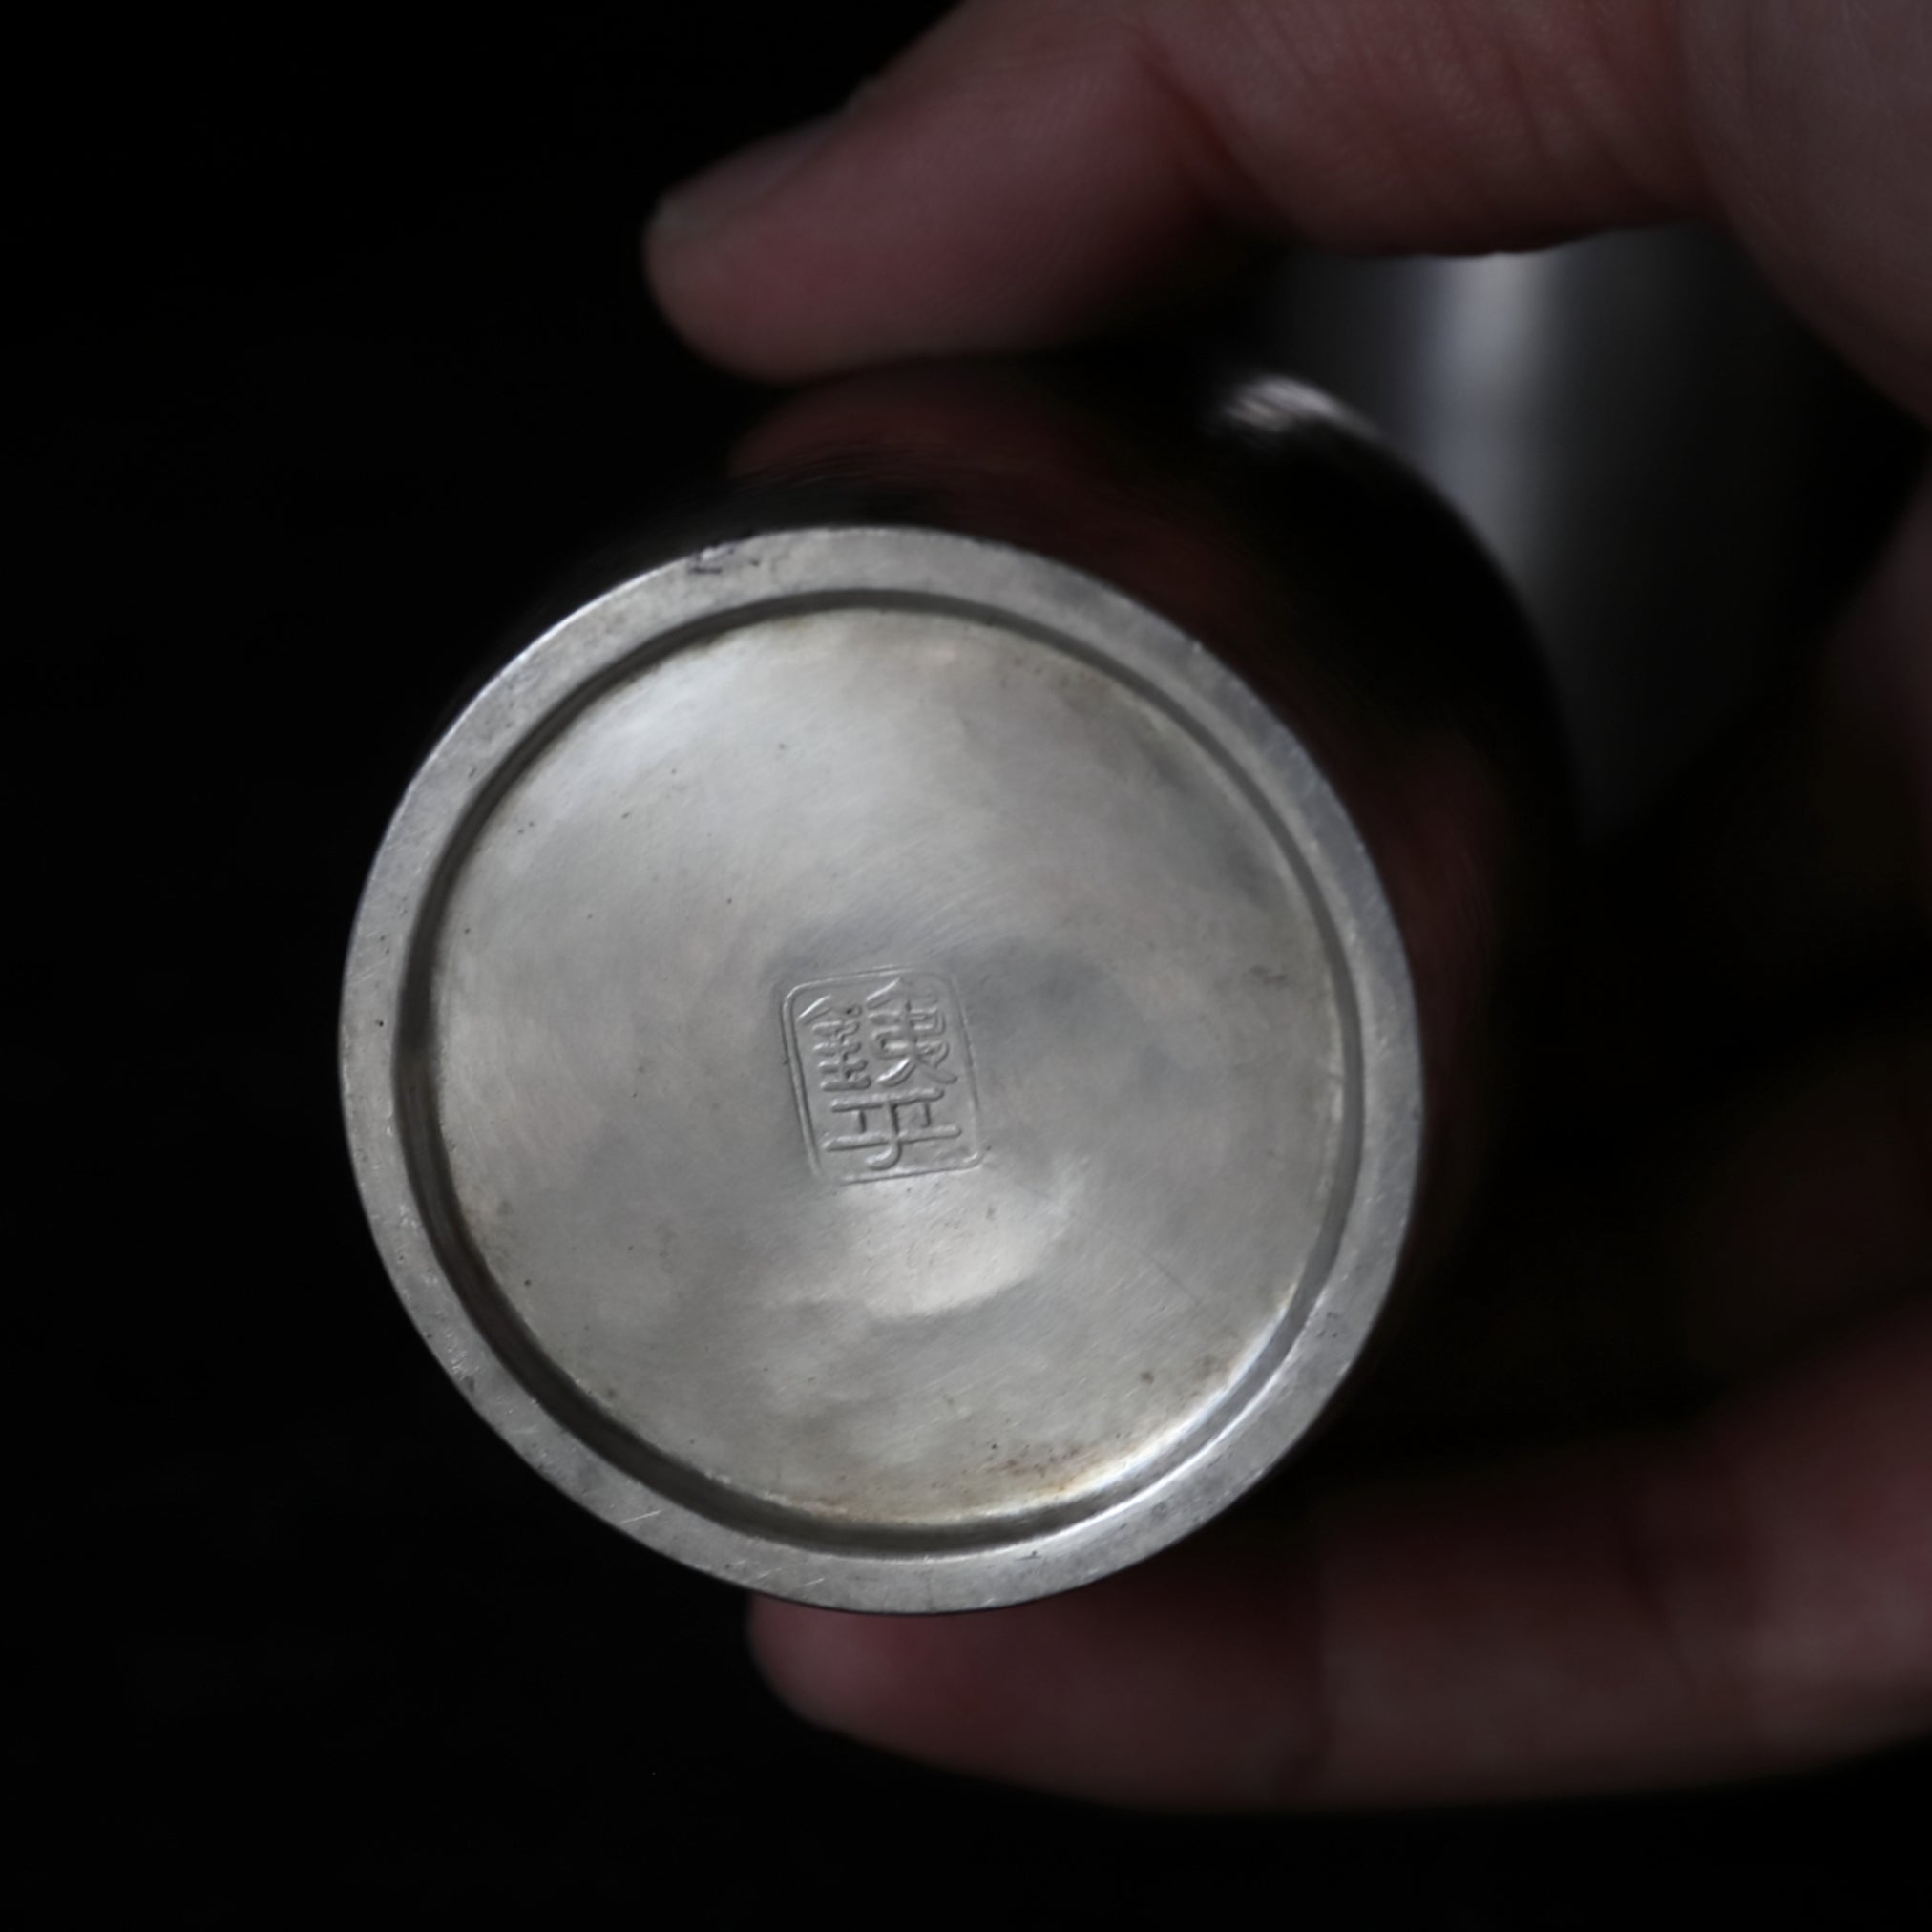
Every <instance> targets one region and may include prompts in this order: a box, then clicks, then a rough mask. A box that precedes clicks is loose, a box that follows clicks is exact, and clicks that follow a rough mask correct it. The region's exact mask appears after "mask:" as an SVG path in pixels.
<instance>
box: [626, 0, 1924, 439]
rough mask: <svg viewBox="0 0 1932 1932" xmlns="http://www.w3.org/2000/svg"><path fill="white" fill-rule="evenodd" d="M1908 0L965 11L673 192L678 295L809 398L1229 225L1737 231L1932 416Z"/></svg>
mask: <svg viewBox="0 0 1932 1932" xmlns="http://www.w3.org/2000/svg"><path fill="white" fill-rule="evenodd" d="M1928 130H1932V11H1928V10H1926V9H1925V8H1924V7H1923V6H1922V4H1920V0H1865V4H1863V5H1859V6H1855V7H1843V6H1838V5H1831V4H1825V0H1808V4H1793V5H1791V6H1786V7H1779V8H1775V9H1772V8H1766V7H1764V6H1762V5H1761V4H1760V0H1700V4H1698V5H1696V6H1689V5H1684V4H1682V0H1678V4H1670V0H1657V4H1650V5H1642V6H1637V5H1628V4H1624V0H1436V4H1427V5H1422V4H1417V0H1119V4H1112V5H1103V4H1096V0H976V4H973V5H969V6H967V7H965V8H963V9H962V10H960V11H959V12H957V13H956V14H955V15H953V16H952V17H951V18H949V19H948V20H947V21H945V22H943V23H942V24H941V26H940V27H939V28H938V29H937V30H936V31H935V32H934V33H932V34H931V35H929V36H928V37H927V38H926V39H925V40H924V41H923V42H921V43H920V44H919V45H918V46H916V47H915V48H914V50H913V51H912V52H911V53H910V54H908V55H907V56H906V57H905V58H904V59H903V60H902V61H901V62H900V63H899V64H898V66H897V67H895V68H894V69H893V71H892V72H890V73H888V75H887V76H886V77H885V78H884V79H883V80H882V81H880V82H878V83H877V84H875V85H874V86H872V87H871V88H868V89H867V90H865V91H864V93H863V94H861V95H860V96H859V97H858V98H857V99H856V100H855V101H854V102H853V104H852V105H851V107H850V108H849V109H848V110H847V112H846V113H845V114H843V115H838V116H835V117H833V118H831V119H830V120H828V121H826V122H823V123H820V124H818V125H817V126H815V127H814V128H813V129H811V130H809V132H807V133H806V134H804V135H801V136H793V137H788V138H787V139H785V140H784V141H782V142H781V143H780V144H777V145H775V146H772V145H768V146H767V147H766V148H764V149H763V150H761V151H758V152H757V153H755V154H754V155H753V156H751V157H750V158H745V157H741V158H738V160H737V161H735V162H732V163H727V164H726V166H725V168H724V169H723V170H720V171H717V172H715V173H714V174H712V175H710V176H708V177H704V178H701V179H700V181H699V182H698V183H697V184H694V185H693V186H691V187H689V188H687V189H686V190H684V191H683V192H682V193H679V194H674V195H673V196H671V197H670V198H668V199H667V200H666V201H665V203H664V204H663V206H662V209H661V211H660V214H659V216H658V218H657V220H656V221H655V223H654V225H653V229H652V232H651V235H650V238H649V263H650V270H651V274H652V277H653V280H654V283H655V284H656V288H657V291H658V294H659V297H660V299H661V301H662V304H663V305H664V307H665V308H666V310H667V311H668V313H669V314H670V316H671V318H672V320H673V321H674V322H675V323H677V324H678V326H680V327H682V328H683V330H684V331H685V332H686V333H687V334H688V335H689V336H690V337H691V339H692V340H693V341H694V342H695V343H696V344H698V346H699V347H702V348H704V350H706V351H707V352H708V353H710V354H712V355H715V356H717V357H718V358H720V359H721V360H723V361H725V362H727V363H730V364H732V365H735V366H736V367H738V368H742V369H744V370H746V371H748V372H751V373H755V374H759V375H764V376H770V377H779V378H796V377H804V376H809V375H815V374H820V373H824V372H827V371H829V370H831V369H835V368H846V367H851V366H852V365H855V364H858V363H861V362H868V361H881V360H887V359H891V358H894V357H900V356H908V355H926V354H935V353H948V352H959V351H977V350H988V349H1006V348H1012V347H1021V346H1028V345H1032V344H1036V343H1040V342H1042V341H1046V340H1050V339H1055V338H1059V337H1063V336H1065V335H1067V334H1069V333H1072V332H1074V331H1077V330H1079V329H1082V328H1083V327H1085V326H1088V325H1089V324H1090V323H1092V322H1093V321H1094V320H1095V319H1096V318H1097V317H1098V316H1100V315H1102V314H1103V313H1105V312H1106V311H1107V310H1109V309H1110V308H1112V307H1114V306H1116V305H1119V304H1120V303H1121V302H1123V301H1124V300H1125V299H1126V298H1127V297H1129V296H1130V295H1131V294H1133V293H1134V292H1136V291H1138V290H1141V289H1143V288H1145V286H1146V285H1147V284H1150V283H1153V282H1156V281H1158V280H1160V279H1161V278H1162V277H1163V276H1165V275H1168V274H1171V273H1173V272H1175V270H1176V268H1177V266H1178V265H1179V264H1181V263H1184V262H1185V261H1186V260H1187V258H1188V256H1189V253H1190V250H1192V249H1193V248H1194V247H1195V246H1196V245H1197V244H1198V243H1199V242H1201V241H1202V238H1203V237H1204V236H1207V235H1208V234H1210V233H1212V232H1214V231H1216V230H1226V229H1230V228H1231V229H1239V230H1245V231H1250V232H1258V233H1266V234H1270V235H1277V236H1300V237H1305V238H1309V239H1312V240H1315V241H1318V242H1325V243H1329V244H1332V245H1335V246H1340V247H1346V248H1357V249H1414V250H1435V251H1456V250H1476V249H1491V248H1500V247H1510V246H1521V245H1525V244H1528V243H1532V242H1539V241H1544V240H1548V239H1554V238H1556V237H1558V236H1560V235H1563V234H1566V233H1571V232H1575V231H1580V230H1584V229H1588V228H1594V227H1599V226H1604V225H1607V224H1615V223H1622V222H1631V221H1648V220H1653V219H1658V218H1662V217H1668V216H1673V215H1684V214H1692V215H1702V214H1711V215H1714V216H1716V217H1719V218H1721V219H1724V220H1726V221H1730V222H1731V223H1732V224H1733V225H1734V226H1735V227H1736V228H1737V229H1738V231H1739V232H1740V234H1741V235H1742V236H1743V238H1744V240H1745V241H1746V242H1747V243H1748V244H1749V245H1750V246H1751V247H1753V248H1754V250H1755V251H1756V252H1757V253H1758V254H1759V256H1760V257H1761V258H1762V259H1763V260H1764V262H1765V263H1766V264H1767V265H1768V266H1769V267H1770V269H1771V271H1772V273H1773V275H1774V276H1775V278H1776V279H1777V280H1778V281H1779V282H1780V283H1781V284H1782V285H1783V287H1784V288H1785V290H1786V292H1787V294H1789V295H1790V296H1791V297H1792V298H1793V299H1794V300H1795V301H1796V303H1797V304H1798V305H1799V306H1800V307H1801V308H1803V309H1804V310H1806V311H1807V312H1808V313H1810V314H1811V315H1812V316H1814V317H1815V318H1816V319H1817V320H1818V321H1819V322H1820V323H1821V324H1822V325H1823V326H1825V327H1826V328H1827V329H1828V330H1829V331H1830V332H1831V333H1832V334H1833V335H1834V336H1835V337H1836V339H1837V340H1838V343H1839V344H1840V346H1841V347H1846V348H1847V349H1848V350H1849V351H1850V352H1851V353H1853V354H1854V356H1855V357H1857V358H1859V359H1860V360H1861V361H1862V362H1863V363H1864V364H1865V366H1866V367H1867V368H1870V369H1871V370H1873V371H1874V372H1875V373H1876V374H1877V375H1878V376H1879V378H1880V380H1881V381H1883V382H1886V383H1887V384H1889V385H1890V386H1891V387H1893V388H1894V389H1896V390H1898V391H1899V392H1901V394H1904V395H1906V396H1907V397H1908V398H1916V400H1917V401H1918V402H1919V404H1920V405H1921V406H1927V405H1932V383H1928V380H1927V377H1926V374H1925V368H1924V362H1923V355H1924V344H1925V343H1926V341H1927V339H1928V336H1932V255H1928V251H1927V250H1926V249H1925V248H1924V247H1923V245H1922V243H1923V237H1924V235H1925V234H1926V233H1927V232H1928V231H1932V158H1928V153H1927V149H1928V143H1932V135H1928Z"/></svg>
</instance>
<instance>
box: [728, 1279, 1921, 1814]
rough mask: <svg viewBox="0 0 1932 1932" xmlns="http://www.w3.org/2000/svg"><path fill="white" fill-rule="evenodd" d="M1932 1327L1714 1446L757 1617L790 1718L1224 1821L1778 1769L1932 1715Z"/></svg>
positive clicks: (1781, 1389)
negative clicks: (948, 1600)
mask: <svg viewBox="0 0 1932 1932" xmlns="http://www.w3.org/2000/svg"><path fill="white" fill-rule="evenodd" d="M1928 1496H1932V1309H1927V1308H1926V1307H1925V1306H1923V1305H1920V1306H1918V1307H1915V1308H1914V1309H1912V1310H1911V1311H1909V1312H1908V1313H1905V1314H1903V1315H1901V1316H1896V1317H1894V1318H1892V1319H1891V1320H1890V1321H1888V1322H1887V1323H1885V1324H1884V1325H1882V1326H1881V1327H1879V1328H1876V1329H1874V1330H1873V1331H1871V1332H1870V1333H1869V1334H1866V1335H1865V1336H1864V1337H1863V1338H1862V1339H1861V1340H1860V1341H1859V1342H1857V1343H1855V1344H1852V1345H1850V1346H1848V1347H1846V1348H1845V1349H1844V1350H1842V1351H1841V1352H1840V1353H1839V1354H1838V1355H1835V1356H1833V1357H1832V1358H1830V1359H1829V1360H1827V1361H1823V1362H1819V1363H1816V1364H1814V1365H1813V1366H1812V1367H1810V1368H1809V1369H1808V1370H1807V1371H1806V1372H1805V1373H1804V1374H1802V1375H1801V1376H1796V1377H1794V1378H1792V1379H1791V1380H1789V1381H1787V1382H1785V1383H1783V1384H1781V1385H1779V1386H1777V1387H1775V1388H1773V1389H1771V1390H1769V1391H1767V1392H1764V1393H1762V1394H1760V1395H1758V1396H1756V1397H1753V1398H1752V1399H1751V1400H1750V1401H1748V1402H1746V1403H1744V1404H1741V1405H1739V1406H1737V1407H1735V1408H1733V1409H1732V1410H1730V1411H1728V1412H1726V1413H1725V1414H1723V1415H1722V1416H1720V1417H1719V1418H1717V1419H1715V1420H1714V1421H1713V1422H1712V1423H1711V1424H1710V1425H1709V1426H1708V1427H1706V1428H1704V1429H1701V1430H1699V1431H1698V1432H1696V1433H1695V1434H1691V1435H1684V1436H1679V1437H1675V1438H1672V1439H1669V1440H1668V1441H1666V1440H1658V1441H1654V1442H1649V1443H1633V1444H1631V1445H1629V1446H1628V1447H1627V1448H1624V1449H1620V1450H1615V1451H1604V1452H1601V1453H1600V1454H1597V1455H1594V1456H1591V1457H1589V1458H1586V1459H1575V1460H1565V1461H1561V1462H1549V1463H1542V1464H1538V1465H1534V1466H1525V1467H1518V1468H1515V1469H1511V1470H1506V1471H1503V1472H1501V1473H1498V1474H1496V1475H1493V1476H1490V1477H1487V1478H1484V1479H1481V1480H1470V1481H1462V1482H1460V1483H1457V1484H1453V1485H1451V1484H1442V1485H1439V1486H1435V1487H1432V1488H1426V1489H1425V1488H1411V1489H1406V1490H1391V1491H1387V1492H1382V1493H1378V1494H1363V1495H1360V1496H1357V1497H1355V1499H1353V1500H1351V1501H1345V1502H1336V1503H1334V1504H1333V1505H1331V1506H1330V1507H1328V1508H1327V1509H1325V1510H1324V1511H1323V1512H1322V1513H1320V1514H1319V1515H1317V1516H1315V1517H1313V1518H1312V1519H1310V1521H1309V1522H1308V1523H1307V1524H1306V1526H1305V1529H1304V1531H1303V1533H1302V1535H1301V1536H1300V1537H1299V1539H1298V1540H1296V1541H1294V1542H1292V1543H1290V1544H1283V1543H1282V1542H1280V1541H1278V1540H1267V1541H1263V1540H1260V1539H1259V1538H1258V1537H1256V1536H1247V1537H1240V1538H1233V1537H1230V1538H1225V1539H1221V1540H1219V1541H1216V1540H1213V1539H1208V1538H1204V1539H1202V1540H1201V1541H1200V1542H1199V1543H1197V1544H1195V1545H1192V1546H1190V1547H1188V1548H1186V1549H1184V1550H1182V1551H1180V1552H1177V1553H1176V1554H1175V1555H1174V1556H1173V1557H1171V1558H1170V1559H1167V1560H1166V1561H1163V1562H1157V1563H1155V1564H1150V1565H1146V1566H1145V1567H1144V1568H1143V1569H1142V1570H1141V1571H1139V1572H1135V1573H1131V1574H1129V1575H1127V1576H1124V1577H1122V1578H1117V1579H1115V1580H1113V1581H1111V1582H1109V1583H1106V1584H1103V1585H1099V1586H1094V1587H1092V1588H1089V1589H1087V1590H1083V1591H1080V1592H1076V1593H1074V1594H1072V1595H1069V1596H1064V1597H1060V1598H1055V1599H1050V1600H1048V1601H1045V1602H1042V1603H1039V1604H1034V1605H1028V1606H1024V1607H1020V1608H1017V1609H1012V1610H1001V1611H992V1612H984V1613H979V1614H976V1615H968V1616H959V1617H946V1618H931V1619H919V1618H913V1619H885V1618H868V1617H854V1616H846V1615H841V1614H837V1613H832V1612H826V1611H815V1610H806V1609H802V1608H799V1607H795V1606H789V1605H781V1604H775V1603H761V1604H759V1605H758V1606H757V1607H756V1610H755V1613H754V1619H753V1636H754V1641H755V1643H756V1646H757V1649H758V1653H759V1656H760V1658H761V1660H762V1662H763V1664H764V1668H765V1670H766V1671H767V1674H768V1675H769V1677H770V1679H771V1681H772V1683H773V1684H774V1685H775V1686H776V1688H777V1689H778V1690H779V1691H780V1692H781V1694H783V1695H784V1696H786V1697H787V1698H788V1700H789V1701H790V1702H791V1703H792V1704H793V1705H794V1706H795V1707H796V1708H797V1709H798V1710H799V1711H800V1712H803V1713H804V1714H805V1715H807V1716H808V1717H810V1718H813V1719H815V1720H816V1721H818V1722H819V1723H821V1724H825V1725H829V1726H830V1727H832V1728H834V1729H837V1730H840V1731H844V1732H847V1733H851V1735H853V1736H856V1737H859V1738H862V1739H865V1740H867V1741H869V1742H872V1743H874V1744H878V1745H883V1746H885V1747H887V1748H889V1749H892V1750H894V1751H897V1752H900V1753H903V1754H909V1755H912V1756H915V1757H920V1758H924V1759H926V1760H929V1761H931V1762H933V1763H935V1764H940V1765H946V1766H950V1767H953V1768H955V1769H957V1770H962V1771H967V1772H974V1773H978V1774H983V1775H990V1776H997V1777H1000V1778H1005V1779H1010V1780H1014V1781H1017V1782H1022V1783H1028V1784H1032V1785H1035V1786H1038V1787H1040V1788H1043V1789H1047V1790H1052V1791H1058V1792H1063V1793H1068V1794H1072V1795H1077V1796H1083V1797H1088V1798H1097V1799H1102V1800H1107V1801H1113V1802H1121V1803H1129V1804H1140V1805H1149V1806H1181V1807H1195V1806H1198V1807H1204V1808H1215V1809H1225V1808H1229V1807H1269V1806H1278V1805H1339V1804H1353V1803H1368V1802H1426V1801H1436V1800H1447V1799H1471V1798H1493V1797H1502V1796H1521V1795H1526V1794H1547V1793H1556V1792H1582V1791H1602V1790H1607V1789H1614V1788H1617V1787H1626V1786H1635V1785H1652V1784H1657V1783H1663V1782H1670V1781H1694V1780H1702V1779H1706V1778H1712V1777H1718V1776H1731V1775H1742V1774H1747V1773H1754V1772H1764V1771H1771V1770H1775V1769H1778V1768H1783V1767H1787V1766H1793V1765H1797V1764H1802V1763H1806V1762H1809V1761H1813V1760H1817V1759H1821V1758H1826V1757H1829V1756H1833V1755H1836V1754H1843V1753H1847V1752H1851V1751H1855V1750H1859V1749H1862V1748H1865V1747H1868V1746H1870V1745H1873V1744H1875V1743H1878V1742H1880V1741H1882V1740H1885V1739H1887V1738H1892V1737H1896V1736H1900V1735H1903V1734H1907V1733H1911V1732H1912V1731H1914V1730H1916V1729H1918V1728H1920V1727H1922V1726H1923V1725H1925V1724H1927V1723H1928V1722H1932V1512H1928V1510H1927V1506H1926V1498H1927V1497H1928Z"/></svg>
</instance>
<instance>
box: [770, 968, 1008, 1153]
mask: <svg viewBox="0 0 1932 1932" xmlns="http://www.w3.org/2000/svg"><path fill="white" fill-rule="evenodd" d="M785 1037H786V1043H787V1045H788V1047H789V1049H790V1058H791V1073H792V1082H793V1085H794V1087H795V1088H796V1091H797V1095H798V1113H799V1122H800V1124H801V1125H802V1126H803V1127H804V1129H805V1141H806V1146H807V1148H808V1150H809V1153H810V1155H811V1159H812V1165H813V1166H815V1167H816V1168H817V1169H818V1171H819V1172H820V1173H821V1174H823V1175H824V1176H825V1178H826V1179H827V1180H828V1181H836V1182H848V1181H888V1180H893V1179H897V1178H902V1177H905V1176H909V1175H914V1174H932V1173H937V1172H940V1171H942V1170H944V1169H947V1168H952V1167H970V1166H975V1165H976V1164H977V1161H978V1159H979V1156H980V1153H981V1151H982V1149H981V1145H980V1137H979V1109H978V1103H977V1099H976V1097H975V1094H974V1090H973V1065H972V1061H971V1060H970V1059H969V1058H968V1054H967V1045H966V1023H965V1020H964V1019H963V1017H962V1016H961V1014H960V1011H959V996H958V995H957V994H956V992H955V991H954V989H953V985H952V982H951V981H950V980H948V979H947V978H946V977H944V976H943V975H941V974H938V973H914V972H908V971H904V970H901V969H899V968H895V967H880V968H878V969H877V970H876V971H873V972H870V973H847V974H843V975H841V976H840V977H838V978H836V979H816V980H813V981H812V982H811V983H810V984H809V985H806V986H797V987H794V988H793V989H792V990H791V991H790V992H789V993H788V994H787V995H786V996H785Z"/></svg>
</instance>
